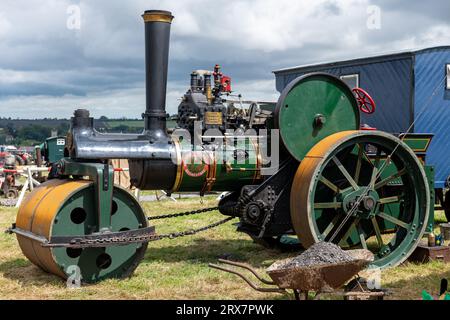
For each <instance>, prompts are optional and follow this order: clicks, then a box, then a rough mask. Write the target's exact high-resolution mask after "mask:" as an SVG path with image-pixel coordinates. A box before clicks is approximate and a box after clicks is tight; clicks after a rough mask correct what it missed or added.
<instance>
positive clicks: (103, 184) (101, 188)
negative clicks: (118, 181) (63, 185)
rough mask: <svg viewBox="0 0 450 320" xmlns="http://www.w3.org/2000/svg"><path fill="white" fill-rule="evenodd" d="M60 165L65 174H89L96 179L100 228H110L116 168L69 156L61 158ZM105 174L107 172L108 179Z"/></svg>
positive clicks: (103, 229) (102, 229)
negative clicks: (76, 159) (71, 158)
mask: <svg viewBox="0 0 450 320" xmlns="http://www.w3.org/2000/svg"><path fill="white" fill-rule="evenodd" d="M59 165H61V166H62V168H63V170H64V174H65V175H72V176H79V177H83V176H88V177H89V178H90V179H91V180H92V181H94V186H95V194H96V195H97V196H96V197H95V199H94V201H95V204H96V213H97V217H98V224H97V227H98V229H97V230H96V231H105V230H109V229H110V224H111V221H110V220H111V215H110V212H111V204H112V192H113V188H112V186H113V183H114V170H113V168H112V166H109V165H105V164H102V163H97V162H77V161H74V160H70V159H68V158H64V159H61V161H60V162H59ZM105 174H107V177H106V180H104V178H105Z"/></svg>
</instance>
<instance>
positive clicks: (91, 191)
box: [51, 183, 147, 282]
mask: <svg viewBox="0 0 450 320" xmlns="http://www.w3.org/2000/svg"><path fill="white" fill-rule="evenodd" d="M112 199H113V202H114V203H115V205H114V207H115V206H116V205H117V210H116V211H115V212H113V214H111V213H110V217H111V230H112V231H125V230H126V229H129V230H134V229H138V228H142V227H145V226H146V225H147V221H146V218H145V215H144V213H143V211H142V209H141V207H140V206H139V204H138V203H137V202H136V200H135V199H134V198H133V196H131V195H130V194H129V193H128V192H126V191H125V190H123V189H121V188H117V187H115V188H114V192H113V195H112ZM95 202H96V200H95V187H94V183H91V184H89V185H87V186H86V187H85V188H83V189H81V190H78V191H77V192H76V193H75V194H73V195H71V196H70V197H69V199H68V201H66V202H65V203H63V204H62V206H61V208H60V210H59V212H58V214H57V216H56V218H55V220H54V223H53V226H52V230H51V234H52V236H70V235H85V234H91V233H93V232H95V231H96V230H97V229H98V219H97V215H96V206H95ZM77 208H78V209H77ZM80 208H81V209H82V210H84V211H85V212H86V219H85V220H84V221H83V222H82V223H79V224H77V223H74V222H73V221H72V219H71V213H72V212H73V210H80ZM145 248H146V244H145V245H143V244H130V245H126V246H116V247H107V248H85V249H82V250H81V249H79V250H80V252H81V254H80V255H79V256H77V257H73V258H71V257H70V256H69V255H68V250H67V249H66V248H53V249H52V254H53V257H54V260H55V261H56V263H57V264H58V265H59V266H60V268H61V269H62V270H63V271H64V272H65V273H66V274H67V275H68V276H70V275H71V274H73V272H74V269H73V267H71V268H69V267H70V266H78V267H79V268H80V271H81V276H82V280H83V281H85V282H96V281H99V280H102V279H105V278H117V277H119V278H120V277H123V276H125V275H127V274H128V273H129V271H130V270H132V269H134V267H133V266H134V264H136V263H138V262H139V261H140V259H141V257H142V255H143V250H144V251H145ZM72 250H73V249H72ZM69 252H70V249H69ZM105 254H106V255H108V256H109V257H110V258H111V264H110V266H109V267H107V268H101V267H99V266H98V265H97V261H98V259H99V256H101V255H103V256H105ZM105 257H106V256H105ZM68 268H69V269H68Z"/></svg>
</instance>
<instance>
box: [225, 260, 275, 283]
mask: <svg viewBox="0 0 450 320" xmlns="http://www.w3.org/2000/svg"><path fill="white" fill-rule="evenodd" d="M219 262H221V263H225V264H229V265H232V266H235V267H240V268H244V269H246V270H248V271H250V272H251V273H253V275H254V276H255V277H256V278H257V279H258V280H259V281H261V282H262V283H265V284H268V285H276V283H275V282H273V281H270V280H266V279H264V278H262V277H261V276H260V275H259V274H258V273H257V272H256V271H255V269H253V268H252V267H251V266H250V265H248V264H246V263H241V262H236V261H230V260H225V259H219Z"/></svg>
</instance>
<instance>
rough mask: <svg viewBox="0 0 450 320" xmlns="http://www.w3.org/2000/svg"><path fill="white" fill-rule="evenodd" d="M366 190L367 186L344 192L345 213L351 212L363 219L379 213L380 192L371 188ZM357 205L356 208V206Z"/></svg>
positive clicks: (342, 197) (342, 196)
mask: <svg viewBox="0 0 450 320" xmlns="http://www.w3.org/2000/svg"><path fill="white" fill-rule="evenodd" d="M365 191H366V187H360V189H359V190H356V191H353V192H350V193H347V194H345V193H344V194H342V195H341V196H340V197H339V198H341V199H342V203H343V206H342V208H343V210H344V213H345V214H349V213H351V215H352V216H353V217H357V218H361V219H372V218H373V217H375V215H376V213H377V208H378V206H377V204H378V200H379V199H380V197H379V196H378V193H377V192H376V191H375V190H373V189H371V190H369V191H367V192H366V193H365ZM356 205H357V207H356V208H355V206H356Z"/></svg>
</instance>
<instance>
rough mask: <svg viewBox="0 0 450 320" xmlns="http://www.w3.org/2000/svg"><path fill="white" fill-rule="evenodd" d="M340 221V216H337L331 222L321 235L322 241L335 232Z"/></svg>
mask: <svg viewBox="0 0 450 320" xmlns="http://www.w3.org/2000/svg"><path fill="white" fill-rule="evenodd" d="M338 219H339V215H336V216H335V217H334V218H333V220H331V222H330V223H329V224H328V226H327V227H326V228H325V230H324V231H323V232H322V234H321V238H322V240H324V239H325V238H326V237H327V236H328V234H329V233H330V232H331V230H333V228H334V226H335V225H336V222H337V221H338Z"/></svg>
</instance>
